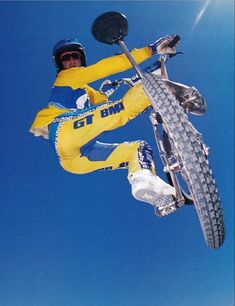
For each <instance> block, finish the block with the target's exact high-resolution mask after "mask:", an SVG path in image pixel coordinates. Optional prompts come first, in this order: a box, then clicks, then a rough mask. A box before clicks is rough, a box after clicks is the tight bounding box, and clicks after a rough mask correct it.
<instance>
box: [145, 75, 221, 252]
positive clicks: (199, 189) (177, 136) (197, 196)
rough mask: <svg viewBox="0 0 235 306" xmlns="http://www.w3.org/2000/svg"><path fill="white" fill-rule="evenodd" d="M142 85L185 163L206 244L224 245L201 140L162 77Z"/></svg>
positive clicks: (216, 195) (213, 185)
mask: <svg viewBox="0 0 235 306" xmlns="http://www.w3.org/2000/svg"><path fill="white" fill-rule="evenodd" d="M142 83H143V87H144V89H145V92H146V94H147V95H148V97H149V98H150V100H151V101H152V105H153V108H154V110H155V111H156V112H158V113H159V114H160V115H161V118H162V120H163V124H164V127H165V130H166V132H167V134H168V137H169V141H170V144H171V148H172V150H173V153H174V156H176V157H177V160H178V161H180V162H181V164H182V170H181V175H182V177H183V179H184V181H185V183H186V184H187V186H188V189H189V191H190V194H191V197H192V199H193V202H194V206H195V208H196V211H197V214H198V217H199V220H200V224H201V229H202V232H203V235H204V238H205V241H206V244H207V246H208V247H210V248H212V249H217V248H219V247H220V246H221V245H222V244H223V242H224V235H225V234H224V233H225V230H224V218H223V212H222V207H221V202H220V197H219V193H218V190H217V187H216V183H215V180H214V177H213V174H212V171H211V169H210V165H209V162H208V157H207V154H206V151H205V149H204V148H205V147H204V145H203V142H202V139H201V138H200V137H199V135H198V132H197V131H196V130H195V128H194V127H193V126H192V124H191V123H190V122H189V120H188V116H187V115H186V114H185V112H184V110H183V108H182V107H181V106H180V104H179V102H178V101H177V100H176V98H175V97H174V95H173V94H172V93H171V92H170V91H169V89H168V88H167V87H166V85H165V84H164V82H163V81H162V80H161V79H160V78H159V77H157V76H156V75H154V74H151V73H147V74H145V76H144V78H143V80H142Z"/></svg>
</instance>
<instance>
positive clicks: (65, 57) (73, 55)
mask: <svg viewBox="0 0 235 306" xmlns="http://www.w3.org/2000/svg"><path fill="white" fill-rule="evenodd" d="M70 58H73V59H80V58H81V54H80V53H79V52H75V51H73V52H66V53H65V54H62V55H61V56H60V60H61V61H68V60H70Z"/></svg>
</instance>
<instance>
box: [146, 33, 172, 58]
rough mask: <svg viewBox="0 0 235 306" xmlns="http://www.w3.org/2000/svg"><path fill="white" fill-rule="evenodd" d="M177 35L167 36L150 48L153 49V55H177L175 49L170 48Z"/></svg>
mask: <svg viewBox="0 0 235 306" xmlns="http://www.w3.org/2000/svg"><path fill="white" fill-rule="evenodd" d="M176 36H177V35H173V34H172V35H167V36H165V37H162V38H159V39H158V40H157V41H155V42H154V43H153V44H150V45H149V46H148V47H149V48H150V49H151V51H152V54H175V53H176V49H175V47H169V44H170V43H171V42H172V40H173V39H174V38H175V37H176Z"/></svg>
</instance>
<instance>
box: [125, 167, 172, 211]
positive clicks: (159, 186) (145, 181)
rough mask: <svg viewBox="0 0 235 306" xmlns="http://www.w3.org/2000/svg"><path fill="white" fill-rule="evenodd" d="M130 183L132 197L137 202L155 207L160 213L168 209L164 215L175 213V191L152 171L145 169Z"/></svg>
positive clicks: (137, 173) (134, 176) (133, 177)
mask: <svg viewBox="0 0 235 306" xmlns="http://www.w3.org/2000/svg"><path fill="white" fill-rule="evenodd" d="M129 182H130V184H131V187H132V195H133V196H134V198H136V199H137V200H139V201H143V202H147V203H149V204H151V205H154V206H155V207H156V209H158V210H160V211H161V210H163V209H165V208H168V209H167V211H168V212H164V213H163V214H164V215H165V214H168V213H170V212H172V211H175V196H176V194H175V189H174V188H173V187H172V186H170V185H169V184H167V183H165V182H164V181H163V180H162V179H161V178H160V177H159V176H156V175H154V174H153V173H152V172H151V171H150V170H147V169H143V170H140V171H138V172H135V173H133V174H132V175H131V177H130V179H129ZM156 213H157V212H156ZM157 214H158V213H157ZM159 214H160V215H163V214H161V213H159Z"/></svg>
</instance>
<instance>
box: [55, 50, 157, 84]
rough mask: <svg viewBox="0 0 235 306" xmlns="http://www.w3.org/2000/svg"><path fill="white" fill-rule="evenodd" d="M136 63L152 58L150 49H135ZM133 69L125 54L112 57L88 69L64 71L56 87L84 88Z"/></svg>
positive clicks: (59, 76) (58, 78) (59, 75)
mask: <svg viewBox="0 0 235 306" xmlns="http://www.w3.org/2000/svg"><path fill="white" fill-rule="evenodd" d="M131 54H132V56H133V57H134V59H135V60H136V62H137V63H138V64H139V63H142V62H143V61H145V60H147V59H148V58H150V57H151V56H152V53H151V51H150V49H149V48H148V47H144V48H141V49H134V50H132V52H131ZM130 68H132V65H131V63H130V62H129V60H128V59H127V57H126V55H125V54H124V53H122V54H120V55H115V56H111V57H108V58H105V59H102V60H101V61H99V62H97V63H96V64H94V65H90V66H88V67H79V68H76V67H75V68H71V69H68V70H62V71H61V72H60V73H59V74H58V76H57V79H56V81H55V84H54V86H70V87H72V89H77V88H83V87H84V86H85V85H86V84H88V83H91V82H94V81H96V80H99V79H102V78H104V77H107V76H109V75H112V74H115V73H119V72H122V71H125V70H128V69H130Z"/></svg>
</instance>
